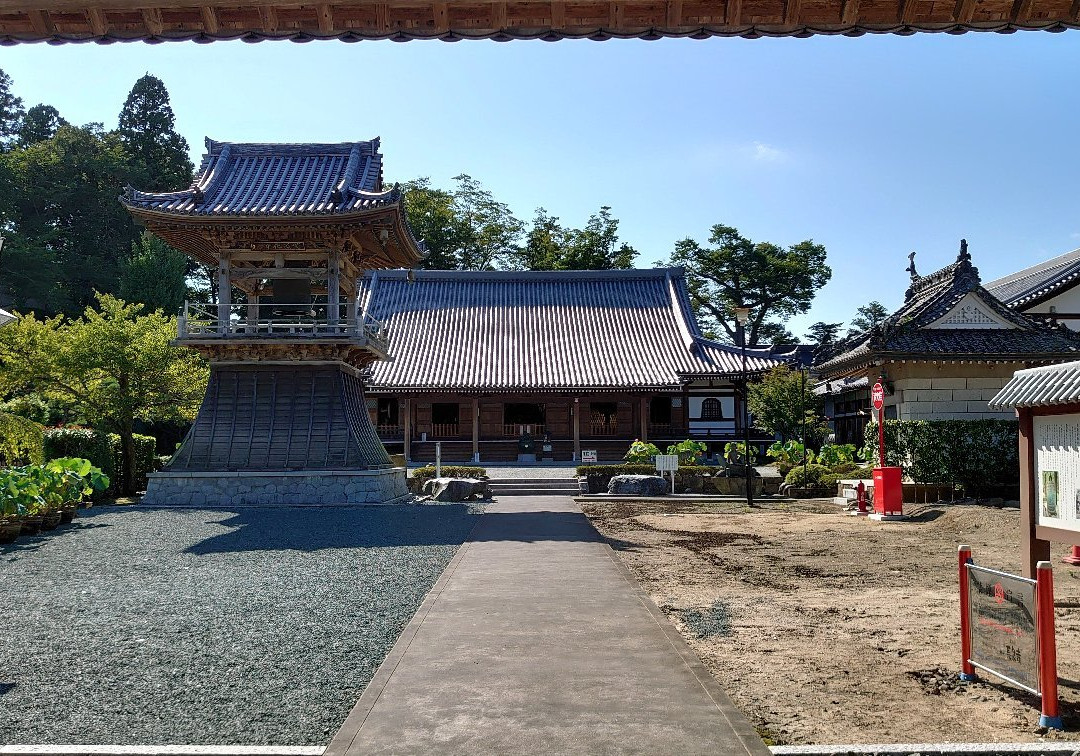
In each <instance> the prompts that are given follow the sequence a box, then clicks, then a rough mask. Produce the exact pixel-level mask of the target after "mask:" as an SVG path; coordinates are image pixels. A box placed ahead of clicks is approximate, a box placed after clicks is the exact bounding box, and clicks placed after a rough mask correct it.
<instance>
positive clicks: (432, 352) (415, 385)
mask: <svg viewBox="0 0 1080 756" xmlns="http://www.w3.org/2000/svg"><path fill="white" fill-rule="evenodd" d="M360 298H361V308H362V309H363V310H364V311H366V312H368V313H369V314H370V316H371V317H373V318H375V319H377V320H378V321H380V322H382V323H384V324H385V326H386V333H387V339H388V345H387V351H388V353H389V354H390V355H391V357H392V359H391V360H390V361H384V362H377V363H373V364H372V365H371V367H370V377H369V379H368V384H367V388H368V395H369V396H370V397H373V398H374V401H373V404H374V406H373V407H372V408H371V409H372V411H373V412H374V414H375V417H374V419H375V421H376V424H377V428H378V430H379V433H380V436H381V437H382V438H383V440H384V442H385V443H386V444H387V445H388V446H390V447H392V448H393V449H394V450H397V449H401V450H402V451H403V452H404V453H406V455H407V456H408V457H409V458H410V459H417V460H421V461H428V460H430V459H433V457H434V443H435V442H436V441H438V442H440V443H441V448H442V455H443V458H444V459H449V460H455V461H467V460H478V461H481V462H483V461H504V460H513V459H516V458H517V454H518V446H517V444H518V440H519V439H520V438H521V437H522V435H523V434H524V433H525V432H528V433H529V434H530V435H531V436H533V437H534V438H535V439H536V440H537V441H539V440H540V439H542V438H543V437H545V436H546V437H547V438H548V443H549V444H550V446H551V449H550V451H549V452H548V453H544V451H543V449H542V448H541V449H538V451H539V452H540V454H541V455H542V456H549V457H551V458H552V459H554V460H561V461H569V460H572V459H580V457H581V450H582V448H585V449H593V450H596V451H597V452H598V454H599V456H600V458H601V459H607V460H618V459H620V458H621V457H622V455H623V454H624V453H625V452H626V449H627V447H628V446H629V444H630V442H631V441H633V440H634V439H636V438H640V439H646V440H651V441H654V442H656V443H658V444H660V445H661V446H663V445H665V444H667V443H671V442H673V441H677V440H682V439H685V438H688V437H690V438H695V439H699V440H701V441H704V442H706V444H707V445H709V447H710V451H711V452H714V453H719V452H721V451H722V449H723V445H724V444H725V443H726V442H728V441H732V440H737V439H740V438H741V437H742V434H743V423H742V418H743V404H742V399H741V396H739V392H738V391H737V387H738V386H739V385H740V381H741V379H742V377H744V376H746V375H759V374H760V373H762V372H763V371H766V370H769V369H771V368H772V367H775V366H777V365H780V364H783V363H784V362H785V361H786V359H787V355H778V354H776V353H775V352H774V351H773V350H770V349H768V348H765V349H748V350H747V359H746V363H745V365H744V364H743V361H742V355H741V352H740V350H739V349H738V348H737V347H733V346H731V345H727V344H720V343H717V342H714V341H710V340H709V339H706V338H705V337H704V336H703V335H702V333H701V330H700V329H699V327H698V324H697V322H696V320H695V319H694V315H693V312H692V310H691V307H690V300H689V297H688V294H687V290H686V280H685V278H684V274H683V270H682V269H681V268H653V269H648V270H600V271H559V272H530V271H510V272H479V271H403V270H398V271H376V272H373V273H371V274H369V275H367V276H365V277H364V279H363V281H362V284H361V294H360ZM752 433H753V440H755V441H757V442H758V443H760V444H762V445H768V443H770V442H771V441H772V438H771V437H767V436H765V435H762V434H761V433H759V432H757V431H753V432H752Z"/></svg>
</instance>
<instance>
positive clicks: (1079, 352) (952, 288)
mask: <svg viewBox="0 0 1080 756" xmlns="http://www.w3.org/2000/svg"><path fill="white" fill-rule="evenodd" d="M909 272H910V273H911V282H910V285H909V287H908V290H907V292H906V294H905V298H904V304H903V306H901V307H900V309H898V310H897V311H896V312H894V313H893V314H892V315H890V316H889V317H888V318H887V319H886V320H885V321H884V322H883V323H882V324H881V325H880V326H879V327H877V328H875V329H874V330H873V331H871V332H870V333H868V334H866V335H864V336H861V337H859V338H857V339H855V340H854V341H853V342H851V343H848V344H846V345H845V348H843V349H842V351H841V353H840V354H837V355H835V356H832V357H830V358H828V359H826V360H825V361H823V362H822V363H821V364H819V365H817V366H816V369H817V371H818V373H819V374H820V377H821V378H822V379H823V380H824V382H825V383H826V384H828V383H830V382H835V383H836V388H837V389H839V390H840V392H841V393H842V391H843V390H847V389H850V390H855V389H856V387H857V388H858V389H861V390H862V391H864V392H865V390H866V386H867V384H868V383H872V382H874V381H876V380H878V379H879V378H883V379H884V383H885V386H886V389H887V391H886V394H887V396H886V399H885V414H886V417H888V418H898V419H902V420H930V419H953V418H965V419H976V418H995V417H1011V416H1012V413H1011V412H1005V411H1002V410H999V409H993V408H990V407H988V406H987V403H988V401H989V400H990V399H992V398H993V396H994V395H995V394H996V393H997V392H998V391H999V390H1000V389H1001V387H1002V386H1004V385H1005V384H1006V383H1007V382H1008V380H1009V379H1010V378H1011V377H1012V374H1013V372H1014V371H1016V370H1018V369H1021V368H1026V367H1031V366H1033V365H1042V364H1047V363H1053V362H1063V361H1067V360H1074V359H1076V358H1077V357H1078V356H1080V335H1078V334H1076V333H1074V332H1072V331H1070V330H1068V329H1066V328H1064V327H1062V326H1059V325H1056V324H1053V323H1050V322H1048V321H1046V320H1044V319H1040V318H1035V317H1031V316H1029V315H1025V314H1023V313H1021V312H1018V311H1016V310H1015V309H1011V308H1009V307H1008V306H1006V304H1005V303H1003V302H1002V301H1001V300H1000V299H998V298H997V297H996V296H994V294H992V293H991V292H990V291H989V290H988V289H987V288H986V287H984V286H983V285H982V283H981V280H980V278H979V271H978V269H977V268H975V267H974V266H973V265H972V262H971V255H970V254H969V253H968V250H967V242H965V241H961V244H960V254H959V255H958V257H957V259H956V262H954V263H953V264H951V265H948V266H946V267H944V268H942V269H941V270H938V271H935V272H934V273H931V274H929V275H926V276H920V275H918V274H917V273H916V272H915V266H914V262H912V266H911V268H909ZM889 389H891V392H890V391H889ZM832 398H833V400H834V402H835V403H843V402H844V397H843V396H840V395H834V396H833V397H832ZM862 412H864V413H866V414H862V415H861V416H862V418H863V422H862V425H865V420H866V419H868V413H867V412H866V408H865V407H863V408H862ZM849 435H851V436H853V437H854V438H853V439H851V440H854V439H855V438H861V427H859V428H858V429H853V430H852V431H851V432H850V433H849ZM843 440H849V439H843Z"/></svg>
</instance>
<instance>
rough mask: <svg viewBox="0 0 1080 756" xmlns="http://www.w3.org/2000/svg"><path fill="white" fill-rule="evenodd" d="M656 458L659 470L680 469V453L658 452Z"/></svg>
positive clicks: (672, 470) (670, 470)
mask: <svg viewBox="0 0 1080 756" xmlns="http://www.w3.org/2000/svg"><path fill="white" fill-rule="evenodd" d="M654 459H655V460H656V470H657V472H674V471H675V470H678V469H679V455H678V454H657V455H656V457H654Z"/></svg>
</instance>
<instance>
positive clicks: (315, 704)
mask: <svg viewBox="0 0 1080 756" xmlns="http://www.w3.org/2000/svg"><path fill="white" fill-rule="evenodd" d="M477 516H478V515H477V513H476V510H469V509H467V508H466V507H464V506H461V505H444V506H397V507H356V508H315V507H304V508H276V509H246V510H243V511H239V512H236V511H228V510H224V511H223V510H176V509H171V510H170V509H140V508H121V507H110V508H95V509H93V510H89V511H87V512H86V513H85V515H84V516H82V517H79V518H78V519H76V521H75V522H74V523H73V524H72V525H69V526H62V527H61V528H60V529H59V530H57V531H54V532H53V533H50V534H48V535H46V536H43V537H40V538H20V539H19V540H18V541H17V542H16V543H14V544H12V545H10V546H4V547H0V633H2V634H3V642H2V643H0V712H2V716H0V743H7V744H16V743H26V744H29V743H43V744H48V743H51V744H60V743H73V744H166V743H183V744H202V743H205V744H214V743H218V744H249V745H322V744H325V743H327V742H328V741H329V740H330V737H331V736H332V735H333V733H334V732H335V731H336V730H337V728H338V727H339V726H340V725H341V723H342V721H344V719H345V716H346V715H347V714H348V712H349V709H350V708H351V707H352V705H353V704H354V703H355V702H356V699H357V698H358V697H359V695H360V693H361V692H362V691H363V688H364V686H365V685H367V683H368V682H369V681H370V680H371V677H372V675H373V674H374V672H375V669H376V668H377V667H378V665H379V663H380V662H381V661H382V659H383V657H384V656H385V655H386V653H387V652H388V651H389V650H390V648H391V646H392V645H393V643H394V641H395V640H396V639H397V636H398V635H399V634H400V632H401V630H402V628H403V627H404V626H405V624H406V623H407V622H408V620H409V619H410V617H411V616H412V615H413V613H414V612H415V611H416V608H417V607H418V606H419V604H420V602H421V600H422V599H423V597H424V595H425V594H426V593H427V591H428V589H429V588H430V587H431V586H432V584H434V582H435V580H436V578H438V576H439V574H440V573H441V572H442V570H443V568H444V567H445V566H446V564H447V563H448V562H449V561H450V559H451V558H452V557H453V555H454V552H455V551H456V550H457V547H458V546H459V545H460V544H461V543H462V541H463V540H464V539H465V538H466V536H467V535H468V533H469V531H470V530H471V529H472V527H473V525H474V524H475V521H476V519H477Z"/></svg>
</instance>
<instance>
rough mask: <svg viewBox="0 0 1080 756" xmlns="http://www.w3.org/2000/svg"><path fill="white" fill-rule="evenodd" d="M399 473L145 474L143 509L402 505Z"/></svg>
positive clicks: (403, 489)
mask: <svg viewBox="0 0 1080 756" xmlns="http://www.w3.org/2000/svg"><path fill="white" fill-rule="evenodd" d="M408 496H409V492H408V489H407V488H406V487H405V468H403V467H395V468H391V469H387V470H358V471H349V472H345V471H339V470H333V471H325V472H323V471H302V472H279V473H273V472H259V473H246V472H169V471H163V472H158V473H153V474H151V475H150V480H149V483H148V484H147V487H146V496H144V497H143V503H144V504H150V505H155V506H170V507H173V506H175V507H237V506H241V507H254V506H305V505H308V506H311V505H315V506H327V505H342V504H391V503H396V502H398V501H401V500H406V498H407V497H408Z"/></svg>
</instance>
